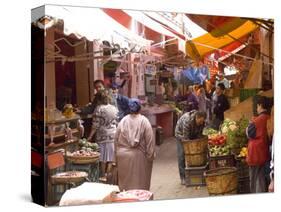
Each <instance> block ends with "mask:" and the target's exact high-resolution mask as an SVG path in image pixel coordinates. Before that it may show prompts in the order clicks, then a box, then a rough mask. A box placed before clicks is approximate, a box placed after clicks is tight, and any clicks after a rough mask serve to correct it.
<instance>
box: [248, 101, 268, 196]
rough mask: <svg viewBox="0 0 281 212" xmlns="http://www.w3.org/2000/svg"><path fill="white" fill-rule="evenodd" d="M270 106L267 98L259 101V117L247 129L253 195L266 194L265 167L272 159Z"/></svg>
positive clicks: (254, 118)
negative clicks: (269, 134) (269, 125)
mask: <svg viewBox="0 0 281 212" xmlns="http://www.w3.org/2000/svg"><path fill="white" fill-rule="evenodd" d="M269 109H270V107H269V105H268V102H267V99H266V97H264V96H260V97H258V99H257V112H258V116H257V117H253V118H252V120H251V122H250V124H249V126H248V127H247V129H246V133H247V137H248V139H249V141H248V156H247V158H246V161H247V163H248V165H249V177H250V191H251V193H260V192H266V190H267V186H266V176H265V166H266V163H267V162H268V161H269V159H270V157H269V156H270V155H269V144H270V143H269V141H268V137H267V121H268V119H269V118H270V116H269V112H268V111H269Z"/></svg>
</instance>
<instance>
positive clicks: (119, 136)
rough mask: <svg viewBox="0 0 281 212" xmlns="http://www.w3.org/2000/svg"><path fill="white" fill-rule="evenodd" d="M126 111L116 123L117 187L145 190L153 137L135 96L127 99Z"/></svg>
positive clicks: (146, 188)
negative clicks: (128, 110)
mask: <svg viewBox="0 0 281 212" xmlns="http://www.w3.org/2000/svg"><path fill="white" fill-rule="evenodd" d="M129 108H130V114H128V115H127V116H125V117H124V118H123V119H122V120H121V121H120V123H119V124H118V127H117V130H116V134H115V151H116V161H117V169H118V185H119V189H120V190H130V189H144V190H149V188H150V180H151V172H152V163H153V159H154V156H155V140H154V138H153V131H152V127H151V124H150V122H149V121H148V119H147V118H146V117H144V116H143V115H141V114H140V113H139V112H140V110H141V104H140V102H139V100H138V99H130V100H129Z"/></svg>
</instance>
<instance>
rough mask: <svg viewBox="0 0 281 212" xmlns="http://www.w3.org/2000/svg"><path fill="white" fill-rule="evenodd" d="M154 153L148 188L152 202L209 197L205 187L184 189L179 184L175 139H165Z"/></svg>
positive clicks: (184, 187)
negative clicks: (154, 157)
mask: <svg viewBox="0 0 281 212" xmlns="http://www.w3.org/2000/svg"><path fill="white" fill-rule="evenodd" d="M156 153H157V157H156V159H155V160H154V163H153V169H152V178H151V186H150V190H151V191H152V192H153V194H154V200H165V199H166V200H167V199H181V198H193V197H206V196H209V195H208V192H207V189H206V187H205V186H203V187H186V186H184V185H181V184H180V179H179V174H178V173H179V172H178V164H177V149H176V141H175V138H173V137H172V138H168V139H165V141H164V143H163V144H161V145H160V147H159V146H157V149H156Z"/></svg>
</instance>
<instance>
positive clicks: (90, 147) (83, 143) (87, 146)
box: [79, 138, 99, 151]
mask: <svg viewBox="0 0 281 212" xmlns="http://www.w3.org/2000/svg"><path fill="white" fill-rule="evenodd" d="M79 146H80V148H81V150H85V151H98V148H99V145H98V144H97V143H91V142H88V141H87V139H86V138H83V139H80V140H79Z"/></svg>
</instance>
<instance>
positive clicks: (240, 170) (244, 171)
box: [235, 157, 249, 178]
mask: <svg viewBox="0 0 281 212" xmlns="http://www.w3.org/2000/svg"><path fill="white" fill-rule="evenodd" d="M235 163H236V168H237V174H238V177H239V178H246V177H249V166H248V164H247V162H246V159H245V158H237V157H236V158H235Z"/></svg>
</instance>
